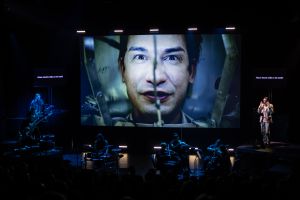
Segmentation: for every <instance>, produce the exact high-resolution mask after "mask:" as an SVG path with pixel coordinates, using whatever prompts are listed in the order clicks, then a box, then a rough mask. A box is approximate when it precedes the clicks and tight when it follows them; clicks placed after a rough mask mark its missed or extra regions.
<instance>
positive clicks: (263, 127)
mask: <svg viewBox="0 0 300 200" xmlns="http://www.w3.org/2000/svg"><path fill="white" fill-rule="evenodd" d="M257 112H258V113H259V115H260V117H259V122H260V131H261V136H262V142H263V145H270V124H271V123H272V122H273V121H272V114H273V112H274V107H273V104H271V103H270V102H269V99H268V97H264V98H263V100H262V101H261V102H260V104H259V106H258V108H257Z"/></svg>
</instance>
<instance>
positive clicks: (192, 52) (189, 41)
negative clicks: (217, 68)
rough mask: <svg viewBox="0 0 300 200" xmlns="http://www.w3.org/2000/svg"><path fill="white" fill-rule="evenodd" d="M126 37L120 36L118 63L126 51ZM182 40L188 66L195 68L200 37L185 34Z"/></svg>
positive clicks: (199, 50)
mask: <svg viewBox="0 0 300 200" xmlns="http://www.w3.org/2000/svg"><path fill="white" fill-rule="evenodd" d="M128 36H129V35H121V36H120V51H119V58H118V60H119V62H123V59H124V56H125V53H126V51H127V43H128ZM184 38H185V41H186V46H187V51H188V52H187V53H188V56H189V63H190V66H191V65H194V66H196V65H197V63H198V61H199V56H200V52H201V43H202V36H201V35H199V34H197V35H196V34H185V35H184ZM190 66H189V67H190Z"/></svg>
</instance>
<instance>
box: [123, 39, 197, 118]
mask: <svg viewBox="0 0 300 200" xmlns="http://www.w3.org/2000/svg"><path fill="white" fill-rule="evenodd" d="M154 37H156V38H154ZM154 68H155V77H154ZM121 70H122V78H123V81H124V83H125V84H126V86H127V92H128V97H129V99H130V101H131V102H132V104H133V118H134V120H135V121H137V122H139V121H140V122H143V123H153V122H154V121H155V120H157V107H156V105H155V101H156V99H158V100H159V101H160V112H161V114H162V119H163V120H164V122H166V123H178V122H179V121H180V120H181V107H182V104H183V101H184V99H185V96H186V92H187V88H188V85H189V83H193V80H194V70H189V57H188V53H187V46H186V41H185V38H184V36H183V35H156V36H152V35H134V36H129V38H128V43H127V50H126V52H125V56H124V58H123V61H122V62H121ZM155 85H156V92H157V96H156V97H155Z"/></svg>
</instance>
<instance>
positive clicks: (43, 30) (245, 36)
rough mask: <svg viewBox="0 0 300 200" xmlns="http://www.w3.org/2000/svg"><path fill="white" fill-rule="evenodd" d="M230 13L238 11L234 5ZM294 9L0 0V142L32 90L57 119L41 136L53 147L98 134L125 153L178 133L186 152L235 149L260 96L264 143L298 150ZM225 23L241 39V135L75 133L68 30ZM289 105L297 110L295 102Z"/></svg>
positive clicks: (217, 26) (75, 59)
mask: <svg viewBox="0 0 300 200" xmlns="http://www.w3.org/2000/svg"><path fill="white" fill-rule="evenodd" d="M237 6H238V5H237ZM296 8H297V6H293V5H291V6H282V5H273V7H272V8H270V7H265V8H264V7H258V6H256V5H245V6H240V7H236V5H235V6H233V5H229V4H228V5H224V6H221V5H220V6H212V5H201V4H200V5H199V4H198V3H188V2H186V3H185V4H184V5H182V4H176V3H174V4H173V3H166V4H161V3H156V2H153V4H150V5H147V4H144V3H141V2H140V3H138V2H134V3H133V2H132V3H129V2H126V3H118V2H116V1H104V2H102V3H98V4H97V5H96V4H93V3H90V2H88V1H82V0H77V1H71V0H66V1H58V0H52V1H49V0H44V1H42V0H30V1H26V3H25V2H23V1H20V0H4V1H3V3H2V4H1V17H0V18H1V29H2V31H1V37H0V40H1V42H0V43H1V45H0V46H1V50H2V51H1V52H3V53H2V54H1V67H0V74H1V77H0V120H1V121H0V139H1V140H6V139H12V138H14V137H16V133H17V130H18V128H19V126H20V122H21V120H22V118H24V117H25V114H26V111H27V108H28V106H29V103H30V100H31V99H32V98H33V95H34V93H35V92H37V91H38V92H41V93H42V95H43V97H44V99H45V100H46V102H47V103H51V104H53V105H55V107H56V108H57V109H59V110H60V111H61V112H60V113H59V114H57V115H55V116H53V117H52V118H51V119H50V120H49V123H48V124H47V125H46V126H48V127H46V128H45V130H47V131H49V132H52V133H54V134H55V135H56V137H57V144H58V145H61V146H63V147H65V149H66V150H72V149H74V148H75V147H77V146H80V145H81V144H82V143H89V142H91V141H92V140H93V137H94V135H95V134H96V133H98V132H99V131H101V132H103V133H104V134H105V135H106V136H107V138H108V140H109V141H111V143H115V144H121V143H126V144H128V145H129V147H130V148H132V149H142V150H147V149H150V148H151V145H153V144H158V143H159V141H161V140H169V139H170V133H172V132H174V131H176V132H179V133H180V134H181V135H182V137H183V138H184V139H185V140H186V141H187V142H189V143H191V144H192V145H198V146H199V145H200V146H201V145H206V144H209V143H212V142H213V141H214V140H215V139H216V138H218V137H221V138H223V139H224V140H225V142H228V143H231V144H234V145H238V144H241V143H246V142H253V141H254V140H255V138H256V136H257V133H258V128H259V127H258V118H257V115H256V113H255V109H256V108H257V105H258V103H259V101H260V100H261V99H262V97H263V96H268V95H270V94H271V95H272V103H273V104H274V107H275V111H276V113H275V114H274V124H273V127H272V134H273V136H274V137H273V139H274V140H277V141H286V142H290V143H299V142H300V140H299V138H300V137H299V136H298V134H297V132H296V131H292V130H294V129H295V128H297V126H296V122H295V121H296V119H297V118H296V117H295V116H296V114H297V111H296V110H297V98H296V92H297V91H298V89H297V85H299V84H297V79H298V77H297V76H298V74H297V71H298V70H296V69H297V67H299V65H300V61H299V55H300V38H299V35H300V34H299V33H300V31H299V27H300V22H299V20H300V18H299V12H298V10H297V9H296ZM228 25H234V26H236V27H237V29H236V30H235V31H236V32H238V33H240V34H241V37H242V65H241V128H240V129H214V130H208V129H207V130H206V129H153V128H148V129H145V128H144V129H141V128H115V127H103V128H99V127H81V126H80V102H79V101H80V98H79V97H80V45H79V42H80V40H79V36H78V34H76V30H79V29H84V30H86V31H87V34H91V35H93V34H98V35H100V34H109V33H112V30H113V29H116V28H122V29H124V30H125V31H126V33H137V34H142V33H147V31H148V29H149V28H152V27H158V28H160V30H161V31H162V32H166V33H167V32H169V33H174V32H179V33H180V32H183V31H185V30H186V28H187V27H189V26H197V27H198V28H199V30H200V31H201V32H206V33H214V32H218V31H222V29H223V28H224V27H225V26H228ZM40 69H44V70H49V71H51V72H57V73H61V74H63V75H64V79H63V80H59V81H51V82H47V83H40V82H36V80H35V79H34V75H35V73H36V70H40ZM278 71H279V72H280V73H283V74H284V77H285V79H284V81H282V82H274V81H259V82H257V81H256V80H254V78H255V76H257V75H259V74H261V73H263V74H265V73H267V74H268V73H271V74H277V73H278ZM295 101H296V102H295Z"/></svg>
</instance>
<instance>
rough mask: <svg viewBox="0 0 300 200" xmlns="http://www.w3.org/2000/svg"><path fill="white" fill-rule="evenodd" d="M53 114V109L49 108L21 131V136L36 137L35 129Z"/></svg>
mask: <svg viewBox="0 0 300 200" xmlns="http://www.w3.org/2000/svg"><path fill="white" fill-rule="evenodd" d="M52 114H53V110H52V109H51V110H48V111H47V112H46V113H45V114H43V115H42V116H40V117H38V118H37V119H35V120H34V121H33V122H31V123H29V125H28V126H26V127H25V128H24V129H23V130H20V131H19V136H20V137H21V138H31V139H34V135H33V131H34V129H35V128H36V126H37V125H38V124H39V123H40V122H42V121H43V120H46V119H47V118H48V117H50V116H51V115H52Z"/></svg>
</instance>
